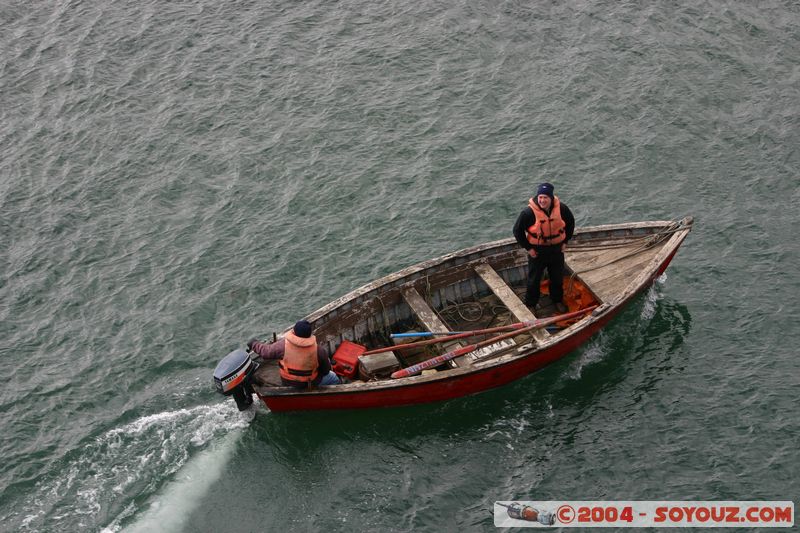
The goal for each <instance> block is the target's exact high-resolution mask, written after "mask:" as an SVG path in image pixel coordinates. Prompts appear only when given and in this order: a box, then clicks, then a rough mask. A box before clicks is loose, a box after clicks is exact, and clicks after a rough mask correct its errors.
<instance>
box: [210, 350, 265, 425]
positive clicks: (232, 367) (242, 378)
mask: <svg viewBox="0 0 800 533" xmlns="http://www.w3.org/2000/svg"><path fill="white" fill-rule="evenodd" d="M257 369H258V363H256V362H255V361H253V360H252V359H250V355H249V354H248V353H247V352H246V351H244V350H242V349H238V350H234V351H232V352H231V353H229V354H228V355H226V356H225V357H223V358H222V361H220V362H219V363H218V364H217V368H216V369H214V386H215V387H216V389H217V392H219V393H220V394H223V395H225V396H233V399H234V401H236V407H238V408H239V410H240V411H244V410H245V409H247V408H248V407H250V405H251V404H252V403H253V392H254V391H253V385H252V383H251V379H252V376H253V373H255V371H256V370H257Z"/></svg>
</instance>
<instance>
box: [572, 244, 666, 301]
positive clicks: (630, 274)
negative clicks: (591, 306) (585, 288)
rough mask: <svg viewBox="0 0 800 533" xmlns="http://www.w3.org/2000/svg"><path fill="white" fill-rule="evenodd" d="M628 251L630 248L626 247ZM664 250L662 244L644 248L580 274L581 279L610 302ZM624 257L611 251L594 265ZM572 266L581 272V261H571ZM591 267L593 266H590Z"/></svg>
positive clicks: (600, 296) (601, 297) (615, 251)
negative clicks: (631, 254) (634, 253)
mask: <svg viewBox="0 0 800 533" xmlns="http://www.w3.org/2000/svg"><path fill="white" fill-rule="evenodd" d="M625 250H627V251H628V252H630V249H627V248H625ZM661 250H662V246H656V247H653V248H651V249H649V250H644V251H641V252H639V253H638V254H636V255H633V256H631V257H626V258H624V259H621V260H619V261H616V262H614V263H610V264H607V265H606V266H603V267H601V268H596V269H595V270H589V271H588V272H584V273H582V274H580V276H581V279H583V281H584V282H585V283H586V284H587V285H589V286H590V287H591V288H592V291H593V292H594V293H595V294H596V295H597V296H598V297H599V298H600V299H601V300H603V301H604V302H610V301H612V300H613V299H614V298H616V297H618V296H619V295H620V294H622V293H624V292H625V289H626V288H627V287H628V285H629V284H630V283H631V282H632V281H633V279H634V278H635V277H636V274H638V273H639V272H640V271H641V269H642V267H643V266H645V265H647V263H649V262H650V261H652V260H653V258H654V257H655V256H656V255H658V253H659V252H660V251H661ZM620 257H622V255H620V254H618V253H617V249H615V250H614V253H609V254H608V257H607V259H606V258H602V259H601V261H599V262H594V266H598V265H602V264H605V263H609V262H610V261H613V260H615V259H618V258H620ZM570 265H571V267H572V268H573V270H575V271H577V272H579V273H580V272H581V262H580V261H578V260H576V261H571V262H570ZM589 268H591V267H589Z"/></svg>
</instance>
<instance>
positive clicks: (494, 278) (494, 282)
mask: <svg viewBox="0 0 800 533" xmlns="http://www.w3.org/2000/svg"><path fill="white" fill-rule="evenodd" d="M475 272H477V273H478V275H479V276H480V277H481V279H482V280H483V281H484V282H485V283H486V285H488V286H489V288H490V289H491V290H492V292H493V293H494V294H495V296H497V297H498V298H499V299H500V301H501V302H503V305H505V306H506V307H507V308H508V310H509V311H511V314H512V315H514V317H516V319H517V320H518V321H519V322H525V321H528V320H536V316H535V315H534V314H533V313H532V312H531V310H530V309H528V307H527V306H526V305H525V304H524V303H523V302H522V300H520V299H519V296H517V294H516V293H515V292H514V290H513V289H512V288H511V287H509V286H508V284H507V283H506V282H505V281H503V278H501V277H500V274H498V273H497V271H496V270H495V269H494V268H492V266H491V265H490V264H488V263H482V264H480V265H477V266H476V267H475ZM530 335H531V336H532V337H533V338H534V339H535V340H536V341H538V342H543V341H545V340H547V337H548V336H549V335H550V334H549V333H547V331H546V330H543V329H535V330H533V331H531V332H530Z"/></svg>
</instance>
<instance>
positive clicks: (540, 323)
mask: <svg viewBox="0 0 800 533" xmlns="http://www.w3.org/2000/svg"><path fill="white" fill-rule="evenodd" d="M584 312H586V310H585V309H582V310H580V311H573V312H572V313H564V314H563V315H556V316H552V317H548V318H539V319H537V320H528V321H525V322H516V323H514V324H509V325H507V326H496V327H494V328H486V329H476V330H472V331H464V332H461V333H455V334H454V335H448V336H447V337H441V338H438V339H427V340H424V341H417V342H408V343H406V344H397V345H395V346H384V347H383V348H375V349H374V350H369V351H367V352H364V353H363V354H362V355H372V354H374V353H383V352H389V351H398V350H408V349H410V348H419V347H420V346H427V345H429V344H436V343H439V342H450V341H452V340H455V339H463V338H466V337H476V336H478V335H487V334H489V333H499V332H501V331H509V330H519V329H521V328H526V327H529V326H541V327H546V326H549V325H550V324H554V323H555V322H560V321H562V320H569V319H570V318H575V317H577V316H580V315H582V314H583V313H584ZM553 319H555V320H553Z"/></svg>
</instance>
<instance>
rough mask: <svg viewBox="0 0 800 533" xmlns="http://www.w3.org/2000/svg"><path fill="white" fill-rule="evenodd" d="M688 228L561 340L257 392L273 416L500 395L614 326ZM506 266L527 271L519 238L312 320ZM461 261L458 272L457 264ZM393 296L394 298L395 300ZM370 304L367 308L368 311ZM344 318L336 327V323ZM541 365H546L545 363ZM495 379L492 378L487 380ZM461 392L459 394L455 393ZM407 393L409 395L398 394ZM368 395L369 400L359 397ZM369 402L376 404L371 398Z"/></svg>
mask: <svg viewBox="0 0 800 533" xmlns="http://www.w3.org/2000/svg"><path fill="white" fill-rule="evenodd" d="M682 222H683V223H684V226H683V227H681V228H680V229H679V230H678V231H676V232H675V233H674V234H673V235H672V236H671V237H669V239H667V241H666V242H664V243H661V244H659V246H660V250H659V251H658V253H657V254H656V255H655V256H654V257H653V258H652V259H650V261H649V262H648V263H647V265H646V266H645V267H644V268H642V269H641V271H640V274H639V275H638V276H637V277H636V278H635V279H633V280H632V281H631V282H630V283H629V284H628V286H627V289H626V290H625V291H623V292H621V293H620V294H619V295H618V296H617V297H616V298H615V299H614V300H613V301H606V302H603V304H604V305H602V306H601V308H599V309H597V310H595V312H594V313H593V314H591V315H589V316H587V317H586V318H584V319H582V320H580V321H579V322H577V323H575V324H573V325H571V326H569V327H568V328H566V329H564V330H562V331H560V332H558V333H557V334H556V335H550V336H546V337H545V338H544V339H543V340H540V341H539V342H538V343H536V342H534V341H532V340H531V341H530V342H527V343H522V344H521V345H516V346H510V347H507V348H505V349H503V350H499V351H498V352H497V354H491V357H490V358H487V359H485V360H480V361H477V362H474V363H473V364H470V365H465V366H463V367H459V368H452V369H449V370H447V371H446V372H439V373H437V374H433V375H428V376H413V377H408V378H403V379H400V380H385V381H374V382H353V383H349V384H345V385H338V386H335V387H325V388H320V389H316V390H312V391H298V390H296V389H292V388H290V387H257V392H258V394H259V396H260V397H261V398H262V400H263V401H264V402H265V403H266V404H267V406H268V407H269V408H270V409H273V410H277V411H281V410H302V409H338V408H358V407H376V406H380V405H404V404H409V403H421V402H424V401H433V400H437V399H447V398H452V397H457V396H462V395H465V394H469V393H472V392H479V391H481V390H486V389H488V388H493V387H496V386H499V385H502V384H505V383H508V382H509V381H513V380H514V379H518V378H519V377H521V375H522V374H519V372H524V373H530V372H532V371H535V370H537V369H538V368H541V367H542V366H544V365H546V364H549V362H552V360H555V359H557V358H558V357H560V356H562V355H564V354H566V353H568V352H569V351H571V350H573V349H574V348H576V347H577V346H578V345H579V344H581V343H582V342H584V341H585V340H586V339H587V338H588V337H589V336H591V335H592V334H594V333H595V332H596V331H598V329H599V328H601V327H602V326H603V325H605V324H606V323H608V321H610V320H611V318H612V317H613V316H615V315H616V314H617V313H618V312H619V311H620V309H621V308H622V307H623V306H624V305H625V303H627V302H628V301H630V299H632V298H633V297H635V296H636V295H637V294H638V293H639V292H641V290H643V289H644V288H645V287H646V286H647V285H648V284H649V283H651V282H652V281H653V280H654V279H655V278H656V277H657V276H658V275H660V273H661V272H663V270H664V269H665V268H666V266H667V264H668V263H669V261H670V260H671V259H672V257H673V256H674V254H675V252H676V251H677V248H678V247H679V246H680V244H681V242H682V241H683V240H684V239H685V238H686V236H687V235H688V233H689V231H690V230H691V226H692V221H691V219H690V218H687V219H684V221H682ZM672 223H673V222H672V221H650V222H639V223H633V224H609V225H603V226H592V227H585V228H578V229H577V230H576V233H575V239H577V242H585V241H589V240H592V241H593V240H596V239H600V240H602V239H603V238H606V237H616V236H621V235H625V236H627V237H629V238H635V237H637V236H639V235H642V234H645V235H646V234H647V233H648V232H650V233H652V231H651V230H652V229H654V228H663V227H666V226H668V225H670V224H672ZM490 260H491V264H492V265H498V262H499V264H500V265H503V266H502V267H500V268H498V267H497V266H495V268H497V270H502V269H503V268H513V267H514V266H519V265H520V264H524V261H526V259H525V256H524V254H522V253H520V251H519V250H518V249H517V244H516V242H515V241H514V239H502V240H498V241H494V242H490V243H485V244H481V245H478V246H474V247H470V248H466V249H464V250H459V251H456V252H453V253H450V254H446V255H443V256H441V257H438V258H434V259H431V260H427V261H423V262H421V263H418V264H416V265H413V266H410V267H407V268H405V269H402V270H400V271H398V272H395V273H393V274H390V275H388V276H384V277H383V278H381V279H379V280H376V281H373V282H371V283H368V284H366V285H364V286H362V287H360V288H358V289H356V290H354V291H351V292H349V293H347V294H345V295H344V296H342V297H340V298H337V299H336V300H334V301H332V302H330V303H329V304H327V305H325V306H323V307H321V308H320V309H318V310H316V311H314V312H313V313H311V314H310V315H308V317H306V319H307V320H309V321H316V320H319V319H320V318H323V317H326V315H327V316H330V314H331V313H332V312H334V311H336V310H337V309H338V308H341V307H343V306H345V305H346V304H350V306H349V307H350V309H349V311H351V312H352V313H353V314H356V313H357V312H365V311H366V309H365V307H368V306H369V302H370V301H371V300H374V299H375V298H376V296H387V295H392V293H395V295H396V296H397V298H399V297H400V296H399V294H400V291H401V290H402V288H403V287H406V288H408V287H415V285H416V284H418V283H421V282H422V281H423V280H426V278H427V280H426V281H427V282H428V283H431V278H432V277H433V278H434V279H436V280H437V282H441V280H449V279H450V278H448V276H449V275H452V274H453V272H454V271H455V272H457V273H458V274H457V275H456V278H458V276H460V275H463V276H469V275H472V276H474V275H475V272H474V270H472V272H469V270H470V269H474V267H475V266H476V265H478V264H481V263H489V262H490ZM456 262H458V265H457V268H455V269H453V267H451V266H450V265H451V264H452V263H456ZM392 297H394V296H392ZM365 304H366V305H365ZM341 318H343V317H342V316H340V317H337V319H336V320H332V321H331V322H332V323H337V322H338V321H339V320H340V319H341ZM540 363H541V364H540ZM489 374H492V377H491V378H487V377H486V376H487V375H489ZM428 385H435V387H439V388H440V389H441V390H436V389H435V388H431V387H429V386H428ZM455 389H458V390H455ZM401 391H403V392H402V394H398V393H400V392H401ZM361 396H364V398H360V397H361ZM366 396H369V398H366Z"/></svg>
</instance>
